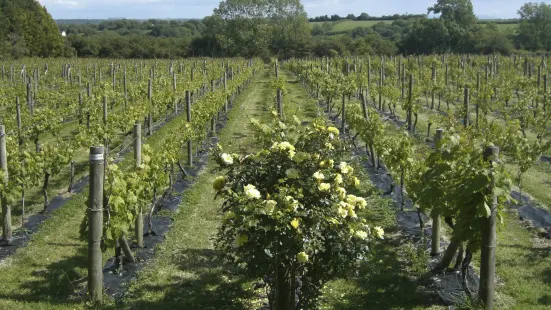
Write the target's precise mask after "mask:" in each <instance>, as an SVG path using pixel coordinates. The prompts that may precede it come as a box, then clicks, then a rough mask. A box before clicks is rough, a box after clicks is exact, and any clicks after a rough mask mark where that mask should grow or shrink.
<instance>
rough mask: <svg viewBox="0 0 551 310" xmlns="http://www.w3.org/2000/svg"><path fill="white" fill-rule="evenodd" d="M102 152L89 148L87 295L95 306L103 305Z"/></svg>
mask: <svg viewBox="0 0 551 310" xmlns="http://www.w3.org/2000/svg"><path fill="white" fill-rule="evenodd" d="M103 152H104V148H103V147H102V146H96V147H91V148H90V193H89V206H88V225H89V227H88V295H89V297H90V299H91V301H92V303H93V304H95V305H101V304H102V303H103V263H102V255H101V238H102V232H103V165H104V161H103Z"/></svg>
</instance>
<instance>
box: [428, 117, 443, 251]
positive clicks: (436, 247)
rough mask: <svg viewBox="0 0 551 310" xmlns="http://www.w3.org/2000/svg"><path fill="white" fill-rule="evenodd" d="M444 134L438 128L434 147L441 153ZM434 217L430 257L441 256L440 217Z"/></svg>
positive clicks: (434, 215) (435, 215)
mask: <svg viewBox="0 0 551 310" xmlns="http://www.w3.org/2000/svg"><path fill="white" fill-rule="evenodd" d="M443 133H444V129H442V128H438V129H436V134H435V136H434V147H435V148H436V151H437V152H439V151H440V148H439V147H438V143H439V142H440V140H441V139H442V135H443ZM431 216H432V242H431V252H430V255H432V256H436V255H438V254H440V226H441V225H440V224H441V221H440V215H439V214H437V213H435V212H434V211H433V212H432V214H431Z"/></svg>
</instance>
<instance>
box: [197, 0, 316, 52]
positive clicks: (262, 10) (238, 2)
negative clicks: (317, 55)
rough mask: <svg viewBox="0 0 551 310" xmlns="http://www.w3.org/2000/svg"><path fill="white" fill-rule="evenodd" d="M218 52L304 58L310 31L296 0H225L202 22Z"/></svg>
mask: <svg viewBox="0 0 551 310" xmlns="http://www.w3.org/2000/svg"><path fill="white" fill-rule="evenodd" d="M205 24H206V26H207V30H206V34H207V36H208V37H209V39H210V40H211V41H213V44H211V46H212V47H213V48H215V49H217V48H218V51H217V52H220V53H221V54H224V55H229V56H246V57H252V56H260V57H264V58H266V59H267V58H269V57H270V56H272V55H276V56H278V57H281V58H288V57H294V56H297V57H298V56H304V55H306V54H307V53H308V51H309V45H310V40H311V30H310V28H309V25H308V19H307V15H306V12H305V11H304V7H303V6H302V4H301V3H300V1H299V0H261V1H255V0H227V1H222V2H220V5H219V7H218V8H217V9H215V10H214V14H213V15H212V16H211V17H208V18H207V19H206V20H205Z"/></svg>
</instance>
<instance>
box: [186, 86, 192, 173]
mask: <svg viewBox="0 0 551 310" xmlns="http://www.w3.org/2000/svg"><path fill="white" fill-rule="evenodd" d="M186 120H187V122H188V123H191V96H190V92H189V90H186ZM187 162H188V166H190V167H191V166H193V147H192V143H191V139H190V140H188V141H187Z"/></svg>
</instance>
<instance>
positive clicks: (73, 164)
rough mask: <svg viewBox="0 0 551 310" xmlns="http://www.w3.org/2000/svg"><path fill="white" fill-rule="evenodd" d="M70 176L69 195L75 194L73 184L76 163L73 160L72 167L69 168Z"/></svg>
mask: <svg viewBox="0 0 551 310" xmlns="http://www.w3.org/2000/svg"><path fill="white" fill-rule="evenodd" d="M69 169H70V170H69V171H70V172H69V173H70V174H69V189H68V190H67V191H68V192H69V193H72V192H73V184H74V181H75V161H74V160H71V166H70V168H69Z"/></svg>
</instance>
